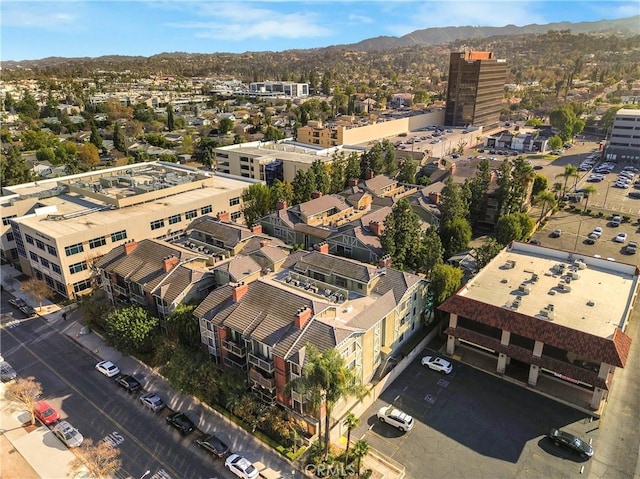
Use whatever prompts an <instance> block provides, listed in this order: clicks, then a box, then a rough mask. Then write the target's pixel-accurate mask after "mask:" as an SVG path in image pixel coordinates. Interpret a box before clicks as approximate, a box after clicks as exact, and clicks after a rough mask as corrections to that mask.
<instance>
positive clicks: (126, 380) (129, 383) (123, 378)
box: [116, 374, 142, 393]
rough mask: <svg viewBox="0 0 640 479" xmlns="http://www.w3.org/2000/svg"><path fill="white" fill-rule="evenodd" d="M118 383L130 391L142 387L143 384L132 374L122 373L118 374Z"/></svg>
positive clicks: (132, 391)
mask: <svg viewBox="0 0 640 479" xmlns="http://www.w3.org/2000/svg"><path fill="white" fill-rule="evenodd" d="M116 383H118V385H119V386H120V387H122V388H124V389H126V391H127V392H130V393H134V392H136V391H137V390H138V389H141V388H142V384H140V381H138V380H137V379H136V378H134V377H133V376H130V375H129V374H122V375H120V376H118V377H117V378H116Z"/></svg>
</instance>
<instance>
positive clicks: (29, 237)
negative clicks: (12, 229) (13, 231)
mask: <svg viewBox="0 0 640 479" xmlns="http://www.w3.org/2000/svg"><path fill="white" fill-rule="evenodd" d="M24 239H25V241H26V242H27V243H29V244H33V237H32V236H31V235H24Z"/></svg>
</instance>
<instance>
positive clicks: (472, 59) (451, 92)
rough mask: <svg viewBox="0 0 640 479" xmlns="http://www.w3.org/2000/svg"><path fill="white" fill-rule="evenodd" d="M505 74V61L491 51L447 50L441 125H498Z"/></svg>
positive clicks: (486, 126) (488, 126) (489, 126)
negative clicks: (447, 76)
mask: <svg viewBox="0 0 640 479" xmlns="http://www.w3.org/2000/svg"><path fill="white" fill-rule="evenodd" d="M506 77H507V64H506V62H505V61H504V60H498V59H496V58H495V57H494V54H493V53H492V52H472V51H465V52H455V53H451V56H450V60H449V83H448V88H447V107H446V112H445V120H444V121H445V124H446V125H449V126H462V127H468V126H471V125H474V126H482V127H484V128H485V129H490V128H493V127H496V126H498V122H499V120H500V109H501V108H502V97H503V94H504V85H505V82H506Z"/></svg>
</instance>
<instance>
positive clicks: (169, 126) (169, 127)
mask: <svg viewBox="0 0 640 479" xmlns="http://www.w3.org/2000/svg"><path fill="white" fill-rule="evenodd" d="M173 128H174V120H173V106H171V104H169V106H168V107H167V130H169V131H173Z"/></svg>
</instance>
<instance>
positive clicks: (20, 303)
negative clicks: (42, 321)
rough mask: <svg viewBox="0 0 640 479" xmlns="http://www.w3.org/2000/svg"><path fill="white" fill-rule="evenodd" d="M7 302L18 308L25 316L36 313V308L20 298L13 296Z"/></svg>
mask: <svg viewBox="0 0 640 479" xmlns="http://www.w3.org/2000/svg"><path fill="white" fill-rule="evenodd" d="M9 304H10V305H11V306H13V307H15V308H18V309H19V310H20V311H22V312H23V313H24V314H26V315H27V316H33V315H34V314H36V310H35V309H33V307H32V306H29V305H28V304H27V302H26V301H25V300H24V299H22V298H14V299H10V300H9Z"/></svg>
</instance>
